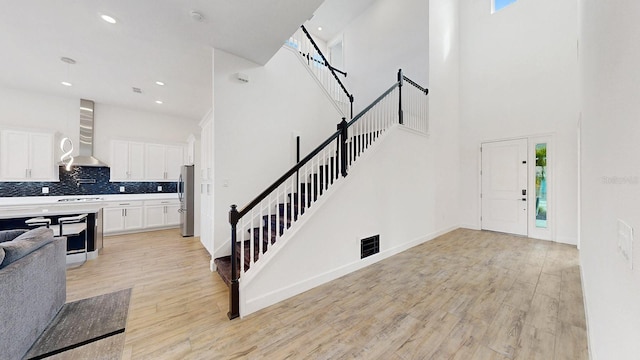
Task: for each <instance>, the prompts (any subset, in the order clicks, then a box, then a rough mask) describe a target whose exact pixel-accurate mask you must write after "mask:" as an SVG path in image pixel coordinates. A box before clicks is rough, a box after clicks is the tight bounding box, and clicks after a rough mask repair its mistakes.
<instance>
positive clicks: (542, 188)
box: [535, 143, 547, 228]
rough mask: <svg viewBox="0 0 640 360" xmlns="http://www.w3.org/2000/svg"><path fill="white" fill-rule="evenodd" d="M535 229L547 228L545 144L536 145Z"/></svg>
mask: <svg viewBox="0 0 640 360" xmlns="http://www.w3.org/2000/svg"><path fill="white" fill-rule="evenodd" d="M535 174H536V175H535V176H536V207H535V214H536V227H538V228H547V144H546V143H541V144H536V173H535Z"/></svg>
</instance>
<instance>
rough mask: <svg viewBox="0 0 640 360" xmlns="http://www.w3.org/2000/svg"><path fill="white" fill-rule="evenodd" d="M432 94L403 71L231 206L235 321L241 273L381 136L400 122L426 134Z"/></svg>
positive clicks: (232, 314)
mask: <svg viewBox="0 0 640 360" xmlns="http://www.w3.org/2000/svg"><path fill="white" fill-rule="evenodd" d="M405 81H406V83H407V84H408V85H410V86H408V87H407V86H406V85H405V84H404V82H405ZM403 85H404V87H406V89H404V90H403ZM403 92H404V94H403ZM427 94H428V90H426V89H425V88H423V87H421V86H419V85H418V84H416V83H415V82H413V81H412V80H410V79H408V78H407V77H405V76H403V75H402V70H399V71H398V81H397V82H396V83H394V84H393V85H392V86H391V87H390V88H389V89H388V90H387V91H385V92H384V93H383V94H382V95H380V96H379V97H378V98H377V99H376V100H375V101H374V102H373V103H371V105H369V106H367V107H366V108H365V109H364V110H362V111H361V112H360V113H359V114H358V115H356V116H355V117H353V119H351V120H350V121H347V119H346V118H342V121H341V122H340V123H339V124H338V125H337V131H336V132H335V133H333V134H332V135H331V136H329V137H328V138H327V139H326V140H325V141H324V142H323V143H322V144H320V145H319V146H318V147H317V148H315V149H314V150H313V151H311V153H309V154H308V155H307V156H305V157H304V158H303V159H302V160H300V161H299V162H298V163H297V164H296V165H295V166H293V167H292V168H291V169H289V171H287V172H286V173H284V174H283V175H282V176H281V177H280V178H278V179H277V180H276V181H275V182H274V183H273V184H271V186H269V187H268V188H267V189H265V190H264V191H263V192H262V193H260V194H259V195H258V196H257V197H256V198H255V199H253V200H252V201H251V202H249V203H248V204H247V205H245V206H244V207H242V208H241V209H239V208H238V207H237V206H236V205H231V210H230V211H229V223H230V224H231V259H230V261H231V279H230V288H231V291H230V294H229V313H228V316H229V318H230V319H233V318H236V317H238V316H239V315H240V311H239V310H240V309H239V278H240V277H241V275H242V274H244V273H245V272H246V271H248V270H250V269H251V268H252V267H253V266H254V264H255V263H256V262H257V261H259V260H260V258H261V257H264V256H266V255H267V252H268V250H269V249H270V248H271V247H272V246H273V245H274V244H276V242H277V240H278V239H279V238H280V237H282V236H284V235H285V234H286V233H287V230H288V229H289V228H291V227H292V226H293V224H294V223H295V222H296V221H298V220H299V219H300V218H301V217H302V216H304V214H305V213H306V212H308V211H309V209H310V208H311V207H312V206H313V205H314V204H315V203H316V202H317V201H318V200H319V199H320V198H321V196H322V195H323V194H324V193H325V192H327V191H328V190H329V189H330V188H331V186H332V185H333V184H334V183H335V182H336V181H337V180H338V179H339V178H340V177H346V176H347V174H348V170H349V167H350V166H351V165H352V164H353V163H354V162H355V161H356V160H357V159H358V158H359V157H360V156H362V155H363V153H364V152H365V151H366V150H367V149H368V148H369V147H370V146H371V145H373V143H374V142H375V141H376V140H377V139H378V138H379V137H380V136H381V135H383V134H384V133H385V132H386V131H387V130H389V129H390V128H391V127H392V126H394V125H396V124H401V125H403V126H405V127H409V128H412V129H413V130H416V131H419V132H425V133H426V129H427V125H426V123H427V112H426V110H427V108H426V103H427V99H426V95H427ZM420 96H421V97H420ZM403 99H404V103H403ZM403 117H404V118H405V119H410V121H403Z"/></svg>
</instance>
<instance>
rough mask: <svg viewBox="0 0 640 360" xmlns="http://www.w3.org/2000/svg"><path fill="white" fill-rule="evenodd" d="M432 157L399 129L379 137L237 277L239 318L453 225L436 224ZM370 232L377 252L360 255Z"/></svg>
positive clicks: (426, 146)
mask: <svg viewBox="0 0 640 360" xmlns="http://www.w3.org/2000/svg"><path fill="white" fill-rule="evenodd" d="M437 157H438V156H437V154H436V152H435V151H434V143H433V141H430V140H429V139H428V138H427V137H425V136H422V135H416V134H414V133H412V132H410V131H407V130H404V129H402V128H400V127H395V128H392V130H390V131H389V132H388V133H387V134H385V135H384V136H383V137H382V138H380V139H379V140H377V142H376V143H375V144H374V145H373V147H372V148H370V149H369V150H367V152H366V153H365V155H364V156H363V157H362V158H360V159H359V160H358V162H356V163H355V164H354V165H353V166H352V167H351V168H350V170H349V175H348V176H347V177H346V178H341V180H340V182H339V183H336V185H334V187H333V188H331V189H330V191H329V192H328V193H327V194H326V195H324V196H326V197H325V198H324V199H323V200H322V201H323V203H322V204H321V205H320V206H318V207H317V208H316V209H314V208H313V207H312V208H311V210H309V212H308V213H305V215H304V216H309V217H310V218H309V220H308V221H307V222H306V223H303V224H302V226H300V225H301V224H297V225H296V226H299V228H298V230H297V232H296V233H295V234H294V235H293V238H292V239H291V240H290V241H289V242H287V243H286V244H285V246H283V247H282V248H280V249H279V250H278V251H277V252H276V253H275V256H274V257H273V258H271V259H268V261H269V262H268V263H267V264H266V265H267V266H265V267H264V268H261V269H260V271H259V272H258V273H257V274H255V275H254V276H255V277H254V278H252V279H251V280H248V281H247V280H246V279H240V280H241V284H240V286H241V291H240V293H241V297H242V301H241V314H242V316H246V315H248V314H249V313H251V312H253V311H256V310H258V309H260V308H263V307H265V306H268V305H270V304H273V303H275V302H277V301H280V300H283V299H285V298H287V297H289V296H293V295H295V294H298V293H301V292H303V291H305V290H307V289H310V288H312V287H314V286H317V285H320V284H322V283H324V282H327V281H330V280H333V279H335V278H338V277H340V276H342V275H344V274H346V273H349V272H351V271H355V270H357V269H359V268H362V267H364V266H366V265H368V264H370V263H372V262H375V261H379V260H381V259H383V258H386V257H388V256H391V255H393V254H395V253H398V252H400V251H403V250H406V249H408V248H409V247H411V246H415V245H417V244H419V243H422V242H424V241H426V240H429V239H432V238H434V237H435V236H437V235H439V234H441V233H444V232H447V231H449V230H451V229H452V228H445V227H442V225H438V221H437V220H438V215H437V213H438V212H439V209H438V207H437V200H436V199H437V197H436V194H437V193H438V191H439V188H438V179H437V176H436V172H435V171H433V168H434V167H435V165H434V164H435V163H437V161H436V159H437ZM345 204H348V206H345ZM314 206H317V205H314ZM303 219H304V217H303ZM301 221H304V220H301ZM376 234H379V235H380V254H378V255H374V256H372V257H370V258H367V259H365V260H360V240H361V239H363V238H366V237H369V236H373V235H376ZM276 245H281V244H276ZM273 250H275V248H274V249H273Z"/></svg>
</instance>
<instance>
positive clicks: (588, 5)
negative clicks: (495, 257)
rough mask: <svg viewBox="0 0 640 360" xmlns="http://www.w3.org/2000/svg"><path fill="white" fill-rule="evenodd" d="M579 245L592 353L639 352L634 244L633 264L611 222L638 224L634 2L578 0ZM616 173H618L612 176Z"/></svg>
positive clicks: (598, 357)
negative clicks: (623, 252) (620, 249)
mask: <svg viewBox="0 0 640 360" xmlns="http://www.w3.org/2000/svg"><path fill="white" fill-rule="evenodd" d="M580 10H581V11H580V13H581V16H580V23H581V31H580V68H581V83H582V89H581V90H582V99H581V105H582V136H581V140H582V151H581V162H582V165H581V169H582V172H581V180H582V189H581V212H582V213H581V251H580V261H581V265H582V273H583V288H584V294H585V300H586V305H587V307H586V310H587V315H588V317H587V322H588V326H589V329H588V330H589V331H588V333H589V339H590V343H589V345H590V350H591V355H592V359H594V360H607V359H617V360H631V359H637V358H638V356H639V355H638V354H640V341H638V340H639V339H640V244H639V243H638V241H635V242H634V244H633V259H634V262H635V264H634V268H633V269H630V267H629V266H628V265H627V264H625V262H624V261H623V258H622V256H621V254H620V253H619V252H618V251H617V227H616V222H617V220H618V219H621V220H623V221H625V222H627V223H628V224H629V225H631V226H632V227H633V228H634V230H635V231H636V233H635V236H636V238H637V237H638V229H640V206H639V205H638V204H639V201H640V156H639V154H640V140H639V138H640V122H639V121H638V118H640V103H639V102H638V94H639V93H640V67H639V66H638V64H640V47H638V39H639V38H640V25H639V24H638V14H640V2H638V1H637V0H621V1H617V2H614V3H611V2H606V1H598V0H580ZM616 178H617V180H616Z"/></svg>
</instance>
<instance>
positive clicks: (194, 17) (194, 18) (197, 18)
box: [189, 10, 204, 22]
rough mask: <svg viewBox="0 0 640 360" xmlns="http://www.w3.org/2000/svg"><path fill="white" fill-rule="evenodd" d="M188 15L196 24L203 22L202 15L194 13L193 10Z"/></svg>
mask: <svg viewBox="0 0 640 360" xmlns="http://www.w3.org/2000/svg"><path fill="white" fill-rule="evenodd" d="M189 15H190V16H191V18H192V19H193V20H194V21H197V22H203V21H204V15H202V13H200V12H198V11H195V10H191V12H190V13H189Z"/></svg>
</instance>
